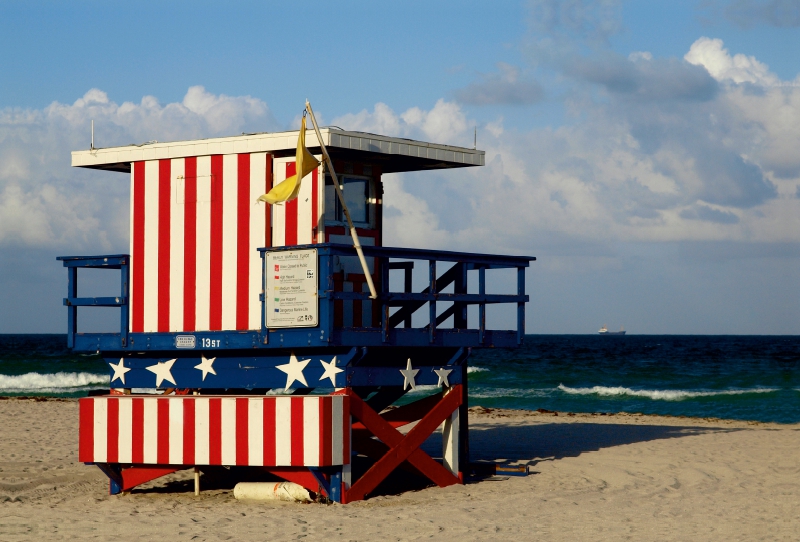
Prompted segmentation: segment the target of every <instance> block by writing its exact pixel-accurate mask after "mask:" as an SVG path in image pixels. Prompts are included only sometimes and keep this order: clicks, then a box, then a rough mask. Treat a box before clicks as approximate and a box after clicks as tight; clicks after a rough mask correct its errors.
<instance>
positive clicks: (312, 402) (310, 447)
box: [303, 397, 320, 467]
mask: <svg viewBox="0 0 800 542" xmlns="http://www.w3.org/2000/svg"><path fill="white" fill-rule="evenodd" d="M319 401H320V398H319V397H304V398H303V465H309V466H312V467H314V466H318V465H319V464H320V460H319V459H320V458H319V421H320V420H319Z"/></svg>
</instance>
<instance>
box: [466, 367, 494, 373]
mask: <svg viewBox="0 0 800 542" xmlns="http://www.w3.org/2000/svg"><path fill="white" fill-rule="evenodd" d="M488 370H489V369H484V368H483V367H467V374H469V373H482V372H484V371H488Z"/></svg>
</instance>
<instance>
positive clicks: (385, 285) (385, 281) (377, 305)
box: [373, 256, 389, 342]
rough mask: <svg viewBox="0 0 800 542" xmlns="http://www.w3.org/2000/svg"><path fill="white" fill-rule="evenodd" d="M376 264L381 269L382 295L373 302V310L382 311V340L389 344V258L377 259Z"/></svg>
mask: <svg viewBox="0 0 800 542" xmlns="http://www.w3.org/2000/svg"><path fill="white" fill-rule="evenodd" d="M375 261H376V262H379V264H380V269H381V284H380V286H381V293H380V296H379V297H378V299H376V300H375V301H373V307H374V309H373V310H380V311H381V340H382V341H383V342H387V341H388V340H389V305H388V304H387V303H386V294H388V293H389V258H387V257H383V256H380V257H376V258H375Z"/></svg>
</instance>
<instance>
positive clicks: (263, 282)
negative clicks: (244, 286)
mask: <svg viewBox="0 0 800 542" xmlns="http://www.w3.org/2000/svg"><path fill="white" fill-rule="evenodd" d="M267 156H269V155H267ZM267 208H269V205H267ZM259 254H261V296H260V297H261V335H262V337H261V343H262V344H269V330H267V252H266V251H264V250H261V251H259Z"/></svg>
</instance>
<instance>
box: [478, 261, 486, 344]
mask: <svg viewBox="0 0 800 542" xmlns="http://www.w3.org/2000/svg"><path fill="white" fill-rule="evenodd" d="M478 293H479V294H480V295H482V296H484V295H486V268H485V267H483V266H481V267H479V268H478ZM484 335H486V303H485V302H484V301H481V302H480V304H479V305H478V342H479V343H480V344H483V341H484Z"/></svg>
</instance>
